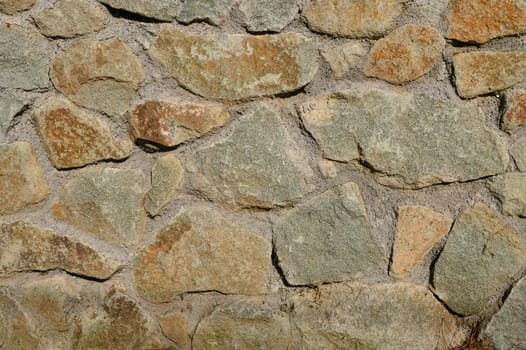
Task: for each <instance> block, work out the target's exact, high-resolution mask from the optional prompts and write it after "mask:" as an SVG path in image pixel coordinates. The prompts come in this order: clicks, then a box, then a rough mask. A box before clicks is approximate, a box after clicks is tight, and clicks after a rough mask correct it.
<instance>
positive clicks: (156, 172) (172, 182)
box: [144, 154, 184, 216]
mask: <svg viewBox="0 0 526 350" xmlns="http://www.w3.org/2000/svg"><path fill="white" fill-rule="evenodd" d="M183 186H184V169H183V166H182V164H181V162H180V161H179V159H177V157H176V156H175V154H168V155H166V156H163V157H161V158H159V159H158V160H157V161H156V162H155V164H154V166H153V168H152V188H151V189H150V190H149V191H148V192H147V193H146V198H145V201H144V208H145V209H146V211H147V212H148V213H149V214H150V215H152V216H155V215H157V214H159V212H160V211H161V209H162V208H164V207H165V206H166V205H167V204H169V203H170V202H172V201H173V200H174V199H175V198H176V197H177V196H178V195H179V193H180V192H181V190H182V188H183Z"/></svg>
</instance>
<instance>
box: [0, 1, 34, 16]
mask: <svg viewBox="0 0 526 350" xmlns="http://www.w3.org/2000/svg"><path fill="white" fill-rule="evenodd" d="M35 2H36V0H0V12H3V13H5V14H7V15H14V14H15V13H17V12H20V11H24V10H27V9H29V8H30V7H31V6H33V5H34V4H35Z"/></svg>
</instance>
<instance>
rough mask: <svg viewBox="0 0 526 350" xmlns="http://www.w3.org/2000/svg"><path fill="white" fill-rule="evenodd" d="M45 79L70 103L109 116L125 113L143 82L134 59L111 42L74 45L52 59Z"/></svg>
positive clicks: (88, 41)
mask: <svg viewBox="0 0 526 350" xmlns="http://www.w3.org/2000/svg"><path fill="white" fill-rule="evenodd" d="M49 75H50V77H51V80H52V81H53V84H54V85H55V87H56V88H57V90H59V91H60V92H62V93H63V94H64V95H65V96H66V97H67V98H69V99H70V100H71V101H73V102H75V103H76V104H78V105H80V106H83V107H86V108H90V109H94V110H97V111H101V112H104V113H107V114H109V115H111V116H120V115H122V114H124V112H126V111H127V110H128V108H129V107H130V105H131V103H132V100H133V99H134V97H135V92H136V91H137V90H138V89H139V87H140V86H141V84H142V82H143V80H144V71H143V68H142V65H141V63H140V62H139V60H138V59H137V57H136V56H135V55H134V53H133V52H132V50H131V49H130V48H129V47H128V46H127V45H126V44H124V43H122V42H121V41H119V40H118V39H115V38H112V39H108V40H104V41H96V40H93V39H83V40H79V41H77V42H76V43H74V44H73V45H71V46H69V47H67V48H66V49H64V50H63V51H61V52H59V53H58V54H57V55H56V56H55V58H54V59H53V62H52V63H51V69H50V72H49Z"/></svg>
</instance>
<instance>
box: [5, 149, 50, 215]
mask: <svg viewBox="0 0 526 350" xmlns="http://www.w3.org/2000/svg"><path fill="white" fill-rule="evenodd" d="M48 193H49V188H48V185H47V183H46V180H45V179H44V173H43V172H42V169H41V168H40V164H39V163H38V160H37V158H36V155H35V151H34V150H33V147H32V146H31V145H30V144H29V143H26V142H13V143H3V144H0V198H2V200H1V201H0V215H4V214H10V213H14V212H17V211H19V210H22V209H24V208H25V207H27V206H28V205H30V204H34V203H38V202H40V201H42V200H43V199H44V198H46V196H47V195H48Z"/></svg>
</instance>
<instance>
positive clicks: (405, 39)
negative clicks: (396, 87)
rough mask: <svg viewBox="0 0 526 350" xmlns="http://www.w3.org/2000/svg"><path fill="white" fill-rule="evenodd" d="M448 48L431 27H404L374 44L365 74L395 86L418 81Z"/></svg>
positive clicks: (412, 25)
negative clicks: (445, 48)
mask: <svg viewBox="0 0 526 350" xmlns="http://www.w3.org/2000/svg"><path fill="white" fill-rule="evenodd" d="M445 45H446V41H445V40H444V39H443V38H442V36H441V35H440V33H439V32H438V31H436V30H435V29H434V28H432V27H429V26H419V25H414V24H407V25H404V26H402V27H400V28H397V29H395V30H394V31H392V32H391V33H390V34H389V35H387V36H386V37H385V38H383V39H380V40H378V41H377V42H376V43H375V44H374V46H373V47H372V49H371V52H370V54H369V60H368V62H367V68H366V69H365V74H367V75H368V76H370V77H376V78H380V79H383V80H386V81H388V82H390V83H393V84H403V83H406V82H409V81H412V80H416V79H418V78H420V77H422V76H423V75H424V74H426V73H427V72H429V71H430V70H431V68H433V66H434V65H435V63H436V62H437V61H438V59H439V58H440V54H441V53H442V51H443V50H444V47H445Z"/></svg>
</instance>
